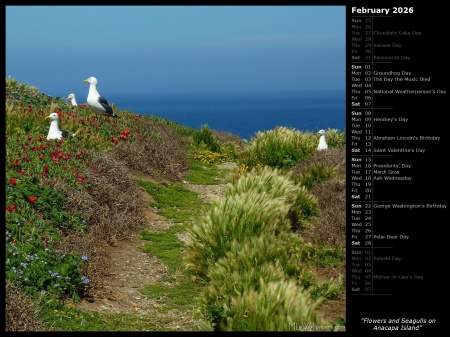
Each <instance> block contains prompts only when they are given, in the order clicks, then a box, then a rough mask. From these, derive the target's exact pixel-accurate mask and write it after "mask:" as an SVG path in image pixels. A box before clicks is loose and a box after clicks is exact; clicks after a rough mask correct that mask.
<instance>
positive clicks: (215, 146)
mask: <svg viewBox="0 0 450 337" xmlns="http://www.w3.org/2000/svg"><path fill="white" fill-rule="evenodd" d="M192 139H193V140H194V143H195V144H196V145H201V144H202V143H203V144H205V146H206V148H207V149H208V150H210V151H212V152H220V144H219V142H218V141H217V140H216V139H215V138H214V135H213V132H212V130H211V129H210V128H209V127H208V125H204V126H203V127H202V128H201V129H200V130H199V131H197V132H195V133H194V134H193V136H192Z"/></svg>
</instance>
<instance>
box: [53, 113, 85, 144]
mask: <svg viewBox="0 0 450 337" xmlns="http://www.w3.org/2000/svg"><path fill="white" fill-rule="evenodd" d="M45 119H50V120H51V123H50V128H49V129H48V135H47V140H50V139H61V138H67V136H68V135H69V130H63V131H61V130H60V129H59V127H58V121H59V116H58V114H57V113H56V112H53V113H51V114H50V115H48V116H47V117H45ZM79 131H80V130H78V131H77V132H75V133H73V134H72V135H71V136H72V137H75V136H76V135H77V133H78V132H79Z"/></svg>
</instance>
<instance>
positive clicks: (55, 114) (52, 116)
mask: <svg viewBox="0 0 450 337" xmlns="http://www.w3.org/2000/svg"><path fill="white" fill-rule="evenodd" d="M45 119H50V120H51V121H52V122H53V121H57V120H58V119H59V116H58V114H57V113H56V112H52V113H51V114H50V115H48V116H47V117H45Z"/></svg>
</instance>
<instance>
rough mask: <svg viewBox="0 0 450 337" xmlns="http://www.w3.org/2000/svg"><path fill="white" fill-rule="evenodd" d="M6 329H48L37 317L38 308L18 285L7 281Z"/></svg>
mask: <svg viewBox="0 0 450 337" xmlns="http://www.w3.org/2000/svg"><path fill="white" fill-rule="evenodd" d="M5 292H6V294H5V295H6V298H5V300H6V307H5V331H46V330H48V329H47V328H45V326H44V324H43V323H42V322H40V321H39V320H38V319H37V318H36V313H37V308H36V307H35V305H34V304H33V303H32V302H31V300H30V299H29V298H28V296H27V295H26V294H25V293H24V292H23V291H22V290H21V289H20V288H18V287H17V286H15V285H13V284H11V283H10V282H6V285H5Z"/></svg>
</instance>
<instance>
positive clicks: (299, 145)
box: [237, 127, 317, 171]
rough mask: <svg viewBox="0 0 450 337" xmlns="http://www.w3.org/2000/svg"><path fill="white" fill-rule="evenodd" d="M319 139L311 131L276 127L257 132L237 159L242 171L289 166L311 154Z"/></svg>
mask: <svg viewBox="0 0 450 337" xmlns="http://www.w3.org/2000/svg"><path fill="white" fill-rule="evenodd" d="M316 143H317V140H316V137H315V136H314V135H312V134H311V133H309V132H304V133H302V132H300V131H297V130H295V129H292V128H286V127H276V128H275V129H273V130H270V131H265V132H257V133H256V137H251V141H250V142H249V143H248V144H247V145H246V146H245V149H244V151H242V152H241V153H240V154H239V156H238V159H237V162H238V165H239V167H240V168H241V170H242V171H246V170H248V169H251V168H253V167H257V166H264V165H267V166H271V167H275V168H284V167H286V168H288V167H291V166H293V165H295V164H296V163H298V162H301V161H302V160H304V159H306V158H308V157H309V156H311V155H312V154H313V153H314V152H315V151H316V148H317V144H316Z"/></svg>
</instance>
